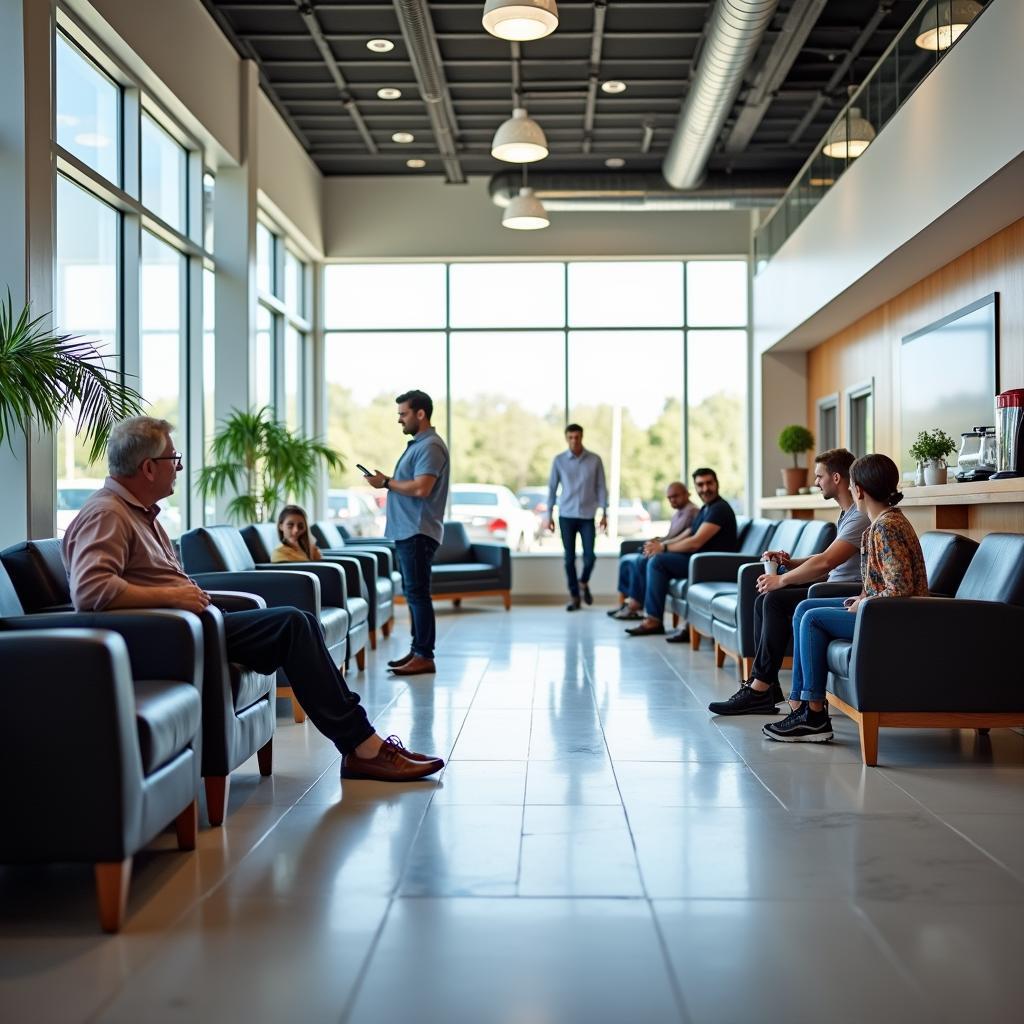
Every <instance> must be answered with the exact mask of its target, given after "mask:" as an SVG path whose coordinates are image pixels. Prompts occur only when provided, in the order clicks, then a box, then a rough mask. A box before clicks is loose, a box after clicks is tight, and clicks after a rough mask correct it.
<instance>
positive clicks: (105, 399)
mask: <svg viewBox="0 0 1024 1024" xmlns="http://www.w3.org/2000/svg"><path fill="white" fill-rule="evenodd" d="M30 317H31V313H30V311H29V306H28V305H27V304H26V305H25V306H23V307H22V308H21V309H20V310H19V311H18V312H17V313H15V310H14V303H13V301H12V300H11V293H10V291H8V292H7V299H6V300H5V301H2V302H0V443H3V441H5V440H6V441H7V443H8V445H9V446H10V447H11V449H12V451H13V448H14V441H13V435H14V434H15V433H16V432H17V431H20V432H21V433H23V434H25V435H26V436H28V434H29V433H30V431H31V429H32V427H33V426H35V427H36V428H37V429H39V430H41V431H56V430H57V429H58V428H59V427H60V425H61V423H62V422H63V421H64V420H65V419H66V418H67V417H68V416H70V415H72V414H75V416H76V424H75V433H76V434H78V435H81V436H82V437H83V438H84V440H85V441H86V442H87V443H88V444H89V459H90V461H93V462H95V461H96V460H98V459H101V458H102V457H103V456H104V454H105V452H106V448H107V439H108V438H109V437H110V431H111V430H112V429H113V427H114V425H115V424H116V423H118V422H119V421H120V420H123V419H126V418H127V417H129V416H136V415H138V414H139V413H141V412H142V406H143V401H142V396H141V395H140V394H139V393H138V392H137V391H135V389H134V388H131V387H129V386H128V384H126V383H125V375H124V374H123V373H122V372H121V371H120V370H116V369H112V368H110V367H108V366H107V365H106V363H105V362H104V357H103V356H102V355H101V354H100V352H99V351H98V349H97V348H96V346H95V345H94V344H93V343H92V342H91V341H83V340H82V339H81V338H79V337H76V336H75V335H73V334H58V333H56V332H55V331H53V330H51V329H50V328H48V327H45V326H44V321H45V320H46V316H40V317H36V318H35V319H34V320H33V319H31V318H30Z"/></svg>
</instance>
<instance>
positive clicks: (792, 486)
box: [782, 466, 807, 494]
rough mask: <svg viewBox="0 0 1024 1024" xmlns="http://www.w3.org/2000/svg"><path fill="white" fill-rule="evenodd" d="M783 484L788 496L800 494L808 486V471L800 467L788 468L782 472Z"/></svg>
mask: <svg viewBox="0 0 1024 1024" xmlns="http://www.w3.org/2000/svg"><path fill="white" fill-rule="evenodd" d="M782 483H783V486H785V488H786V493H787V494H799V493H800V488H801V487H806V486H807V470H806V469H803V468H801V467H800V466H788V467H787V468H786V469H784V470H783V471H782Z"/></svg>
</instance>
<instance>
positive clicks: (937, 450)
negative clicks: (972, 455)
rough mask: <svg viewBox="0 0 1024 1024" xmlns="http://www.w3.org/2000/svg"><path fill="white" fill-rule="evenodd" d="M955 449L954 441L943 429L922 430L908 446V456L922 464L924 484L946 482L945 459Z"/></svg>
mask: <svg viewBox="0 0 1024 1024" xmlns="http://www.w3.org/2000/svg"><path fill="white" fill-rule="evenodd" d="M955 451H956V442H955V441H954V440H953V438H951V437H950V436H949V434H947V433H946V432H945V431H944V430H940V429H939V428H938V427H936V428H935V429H934V430H922V431H921V432H920V433H919V434H918V435H917V440H916V441H915V442H914V443H913V444H912V445H911V446H910V457H911V458H912V459H914V460H915V461H916V462H917V463H918V464H919V465H923V466H924V482H925V483H926V484H944V483H945V482H946V470H947V468H948V466H947V464H946V459H948V458H949V456H950V455H952V454H953V452H955Z"/></svg>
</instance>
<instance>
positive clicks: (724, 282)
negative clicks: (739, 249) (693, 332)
mask: <svg viewBox="0 0 1024 1024" xmlns="http://www.w3.org/2000/svg"><path fill="white" fill-rule="evenodd" d="M686 322H687V324H689V325H690V327H744V326H745V325H746V323H747V264H746V261H745V260H693V261H691V262H689V263H687V264H686Z"/></svg>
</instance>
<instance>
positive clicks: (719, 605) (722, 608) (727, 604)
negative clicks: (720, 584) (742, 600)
mask: <svg viewBox="0 0 1024 1024" xmlns="http://www.w3.org/2000/svg"><path fill="white" fill-rule="evenodd" d="M738 600H739V595H738V594H736V593H732V594H719V596H718V597H716V598H715V599H714V600H713V601H712V602H711V617H712V618H713V619H715V620H717V621H718V622H726V623H728V624H729V625H730V626H735V625H736V605H737V602H738Z"/></svg>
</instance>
